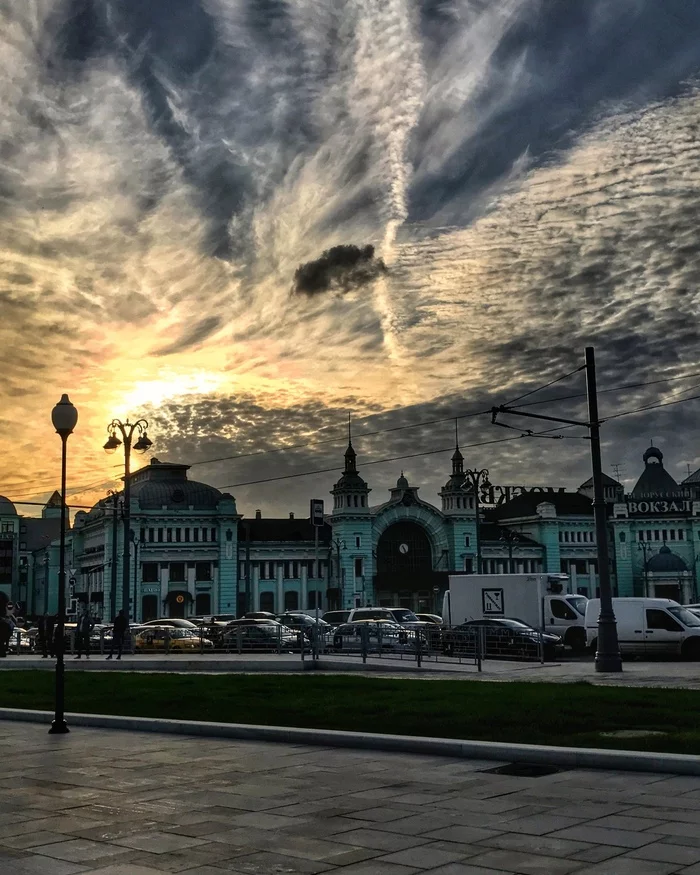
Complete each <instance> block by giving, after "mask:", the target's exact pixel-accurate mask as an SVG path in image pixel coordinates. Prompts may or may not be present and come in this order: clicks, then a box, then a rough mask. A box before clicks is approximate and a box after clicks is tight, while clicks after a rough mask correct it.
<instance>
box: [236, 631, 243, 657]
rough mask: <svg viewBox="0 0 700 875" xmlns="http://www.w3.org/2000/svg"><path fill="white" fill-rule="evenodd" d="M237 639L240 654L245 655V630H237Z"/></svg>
mask: <svg viewBox="0 0 700 875" xmlns="http://www.w3.org/2000/svg"><path fill="white" fill-rule="evenodd" d="M236 639H237V641H238V652H239V653H243V629H236Z"/></svg>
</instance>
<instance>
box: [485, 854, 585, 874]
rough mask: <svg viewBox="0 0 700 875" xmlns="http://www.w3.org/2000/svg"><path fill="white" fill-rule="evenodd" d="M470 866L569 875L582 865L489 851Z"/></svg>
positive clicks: (551, 858)
mask: <svg viewBox="0 0 700 875" xmlns="http://www.w3.org/2000/svg"><path fill="white" fill-rule="evenodd" d="M469 865H470V866H484V867H485V868H487V869H496V870H497V871H504V872H519V873H523V875H568V873H569V872H573V871H575V870H576V869H580V868H581V864H580V863H578V862H573V861H572V860H564V859H555V858H554V857H543V856H540V855H538V854H527V853H523V852H521V851H505V850H497V851H487V852H486V853H485V854H480V855H479V856H478V857H473V858H472V859H470V860H469Z"/></svg>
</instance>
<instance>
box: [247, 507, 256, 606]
mask: <svg viewBox="0 0 700 875" xmlns="http://www.w3.org/2000/svg"><path fill="white" fill-rule="evenodd" d="M252 592H253V587H252V586H251V585H250V523H249V522H248V520H246V521H245V592H244V593H243V613H244V614H247V613H248V611H250V610H253V611H257V609H258V606H257V605H253V607H252V608H251V606H250V597H251V594H252Z"/></svg>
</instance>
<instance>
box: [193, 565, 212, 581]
mask: <svg viewBox="0 0 700 875" xmlns="http://www.w3.org/2000/svg"><path fill="white" fill-rule="evenodd" d="M194 576H195V580H211V562H195V564H194Z"/></svg>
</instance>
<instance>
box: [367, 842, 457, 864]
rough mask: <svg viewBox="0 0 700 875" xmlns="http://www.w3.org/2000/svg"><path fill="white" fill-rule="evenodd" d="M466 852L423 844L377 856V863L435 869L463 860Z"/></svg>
mask: <svg viewBox="0 0 700 875" xmlns="http://www.w3.org/2000/svg"><path fill="white" fill-rule="evenodd" d="M464 858H465V855H464V854H460V853H458V852H455V851H443V850H440V849H439V848H435V847H433V845H423V846H422V847H418V848H407V849H406V850H405V851H397V852H396V853H394V854H386V855H385V856H383V857H377V859H376V862H377V863H398V864H399V865H401V866H414V867H417V868H418V869H434V868H435V867H436V866H443V865H445V864H446V863H456V862H457V861H458V860H463V859H464Z"/></svg>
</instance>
